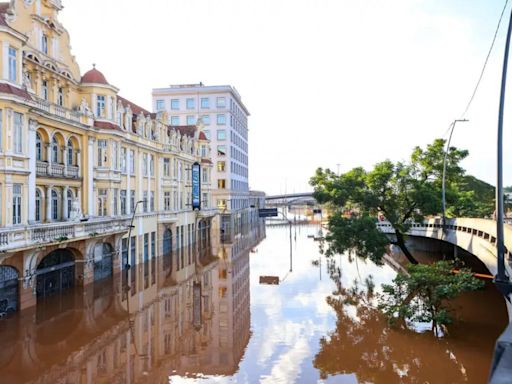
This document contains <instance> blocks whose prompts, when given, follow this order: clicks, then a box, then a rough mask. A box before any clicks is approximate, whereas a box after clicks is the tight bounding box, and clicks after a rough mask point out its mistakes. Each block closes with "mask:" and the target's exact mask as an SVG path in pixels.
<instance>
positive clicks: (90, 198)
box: [87, 137, 95, 216]
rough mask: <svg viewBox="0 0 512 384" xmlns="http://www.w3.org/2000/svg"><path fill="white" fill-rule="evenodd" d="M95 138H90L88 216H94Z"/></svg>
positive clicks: (88, 153)
mask: <svg viewBox="0 0 512 384" xmlns="http://www.w3.org/2000/svg"><path fill="white" fill-rule="evenodd" d="M94 141H95V140H94V138H92V137H90V138H89V146H88V151H87V158H88V159H89V161H88V164H87V198H88V201H87V214H88V215H89V216H93V215H94V167H93V165H94Z"/></svg>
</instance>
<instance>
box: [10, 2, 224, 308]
mask: <svg viewBox="0 0 512 384" xmlns="http://www.w3.org/2000/svg"><path fill="white" fill-rule="evenodd" d="M61 8H62V5H61V1H60V0H13V1H11V2H10V3H0V40H1V47H2V48H1V52H2V56H1V57H2V59H1V60H0V76H1V79H0V201H1V203H2V204H1V208H0V316H2V315H4V314H6V313H9V312H11V311H16V310H20V309H24V308H27V307H30V306H33V305H35V304H36V303H37V300H39V299H42V298H44V297H46V296H48V295H51V294H53V293H57V292H60V291H62V290H64V289H66V288H69V287H71V286H75V285H86V284H88V283H91V282H93V281H96V280H100V279H102V278H104V277H106V276H110V275H112V274H113V273H115V272H116V271H118V270H120V269H122V268H128V267H129V266H130V265H135V264H139V263H144V262H146V263H145V265H146V266H147V267H145V268H151V265H152V263H150V262H149V260H151V259H152V258H155V257H156V256H164V257H168V258H171V259H170V260H169V262H167V263H164V264H165V265H167V267H168V268H170V269H171V270H172V271H173V273H179V271H180V269H183V268H184V267H185V266H187V265H189V264H193V263H194V262H195V260H193V259H191V258H190V257H188V258H187V257H184V255H183V249H185V248H186V247H196V246H197V244H199V243H200V242H203V243H208V242H209V241H210V240H209V239H210V235H209V231H210V227H211V221H212V219H213V218H214V216H215V214H216V211H215V210H214V209H211V208H210V207H211V196H210V193H211V184H210V175H211V166H212V165H211V164H212V163H211V160H210V147H209V142H208V140H207V139H206V136H205V135H204V134H203V133H202V132H201V127H196V126H178V127H172V126H169V125H167V124H166V122H167V121H168V118H167V115H166V113H165V112H164V113H159V114H153V113H150V112H149V111H147V110H145V109H143V108H141V107H139V106H137V105H136V104H134V103H132V102H130V101H128V100H126V99H124V98H122V97H121V96H119V95H118V92H119V89H118V88H117V87H115V86H113V85H111V84H109V83H108V81H107V79H106V78H105V76H104V75H103V74H102V73H101V72H100V71H98V70H97V69H96V68H93V69H91V70H89V71H88V72H86V73H85V74H83V75H81V74H80V69H79V67H78V64H77V63H76V61H75V58H74V57H73V55H72V54H71V52H70V48H69V47H70V39H69V35H68V33H67V31H66V30H65V29H64V28H63V27H62V26H61V24H60V23H59V21H58V19H57V15H58V12H59V11H60V10H61ZM194 164H195V165H194ZM198 165H199V167H198ZM193 168H194V170H197V169H200V175H201V176H200V177H199V182H200V192H199V191H198V188H192V184H193V183H192V178H193V175H192V173H193V172H192V169H193ZM198 175H199V173H198V172H194V176H195V177H196V180H197V178H198ZM193 190H194V194H195V195H194V196H193ZM193 200H194V201H193ZM199 202H200V203H201V207H200V209H196V210H193V209H192V208H193V205H194V206H195V205H197V204H198V203H199ZM132 214H133V216H134V218H135V219H134V221H133V225H132V224H131V218H132ZM128 232H130V236H128ZM129 237H130V238H129ZM153 264H154V263H153ZM132 273H134V272H132Z"/></svg>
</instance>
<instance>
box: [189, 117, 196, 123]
mask: <svg viewBox="0 0 512 384" xmlns="http://www.w3.org/2000/svg"><path fill="white" fill-rule="evenodd" d="M195 123H196V117H195V116H187V125H194V124H195Z"/></svg>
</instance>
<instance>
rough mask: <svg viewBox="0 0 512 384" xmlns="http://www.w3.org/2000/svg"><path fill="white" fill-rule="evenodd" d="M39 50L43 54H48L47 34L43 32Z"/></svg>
mask: <svg viewBox="0 0 512 384" xmlns="http://www.w3.org/2000/svg"><path fill="white" fill-rule="evenodd" d="M41 50H42V51H43V53H44V54H45V55H47V54H48V36H46V35H45V34H43V36H41Z"/></svg>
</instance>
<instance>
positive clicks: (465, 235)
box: [377, 218, 512, 320]
mask: <svg viewBox="0 0 512 384" xmlns="http://www.w3.org/2000/svg"><path fill="white" fill-rule="evenodd" d="M377 226H378V227H379V229H380V230H381V231H382V232H384V233H387V234H394V233H395V231H394V229H393V227H392V226H391V224H389V223H388V222H380V223H378V224H377ZM504 231H505V268H506V271H507V274H508V275H509V276H512V225H509V224H505V230H504ZM407 234H408V235H409V236H417V237H426V238H431V239H436V240H441V241H445V242H448V243H451V244H453V245H456V246H458V247H460V248H462V249H464V250H466V251H468V252H469V253H471V254H473V255H475V256H476V257H477V258H478V259H479V260H480V261H482V262H483V263H484V264H485V266H486V267H487V269H488V270H489V271H490V272H491V274H492V275H493V276H495V275H496V273H497V248H496V221H494V220H487V219H473V218H457V219H447V220H446V231H444V232H443V224H442V219H440V218H439V219H431V220H428V221H425V222H423V223H415V224H412V227H411V228H410V230H409V232H408V233H407ZM505 301H506V300H505ZM506 303H507V310H508V314H509V319H510V320H512V306H511V304H510V303H509V302H508V301H506Z"/></svg>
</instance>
